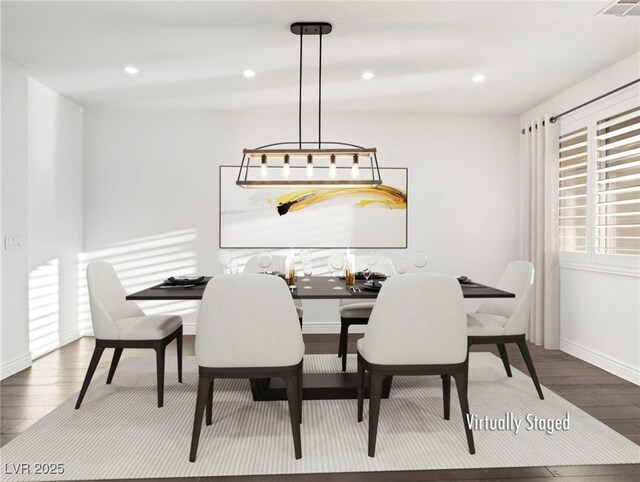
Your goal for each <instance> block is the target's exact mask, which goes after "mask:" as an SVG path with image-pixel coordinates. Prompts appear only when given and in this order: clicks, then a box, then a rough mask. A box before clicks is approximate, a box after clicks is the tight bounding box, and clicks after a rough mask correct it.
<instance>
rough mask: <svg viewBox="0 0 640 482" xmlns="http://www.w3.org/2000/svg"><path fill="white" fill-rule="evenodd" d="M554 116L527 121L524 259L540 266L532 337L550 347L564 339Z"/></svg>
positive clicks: (531, 331) (532, 303)
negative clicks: (561, 330) (561, 338)
mask: <svg viewBox="0 0 640 482" xmlns="http://www.w3.org/2000/svg"><path fill="white" fill-rule="evenodd" d="M549 117H550V116H548V115H547V116H544V118H538V119H535V120H534V121H532V122H531V123H530V124H529V125H527V126H525V135H524V136H523V137H524V141H523V142H524V154H525V233H524V234H525V236H524V243H525V245H524V254H525V259H527V260H529V261H531V263H533V266H534V267H535V280H534V284H533V290H532V292H531V319H530V321H529V332H528V334H527V335H528V337H529V340H530V341H532V342H533V343H535V344H536V345H538V346H540V345H543V346H544V347H545V348H547V349H550V350H557V349H558V348H559V345H560V300H559V298H560V267H559V259H558V158H559V153H558V137H559V132H560V131H559V126H558V124H557V123H556V124H552V123H551V122H550V121H549Z"/></svg>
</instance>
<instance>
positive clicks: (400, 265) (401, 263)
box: [396, 255, 407, 274]
mask: <svg viewBox="0 0 640 482" xmlns="http://www.w3.org/2000/svg"><path fill="white" fill-rule="evenodd" d="M396 268H397V269H398V273H400V274H405V273H406V272H407V257H406V256H404V255H403V256H400V257H399V258H398V262H397V263H396Z"/></svg>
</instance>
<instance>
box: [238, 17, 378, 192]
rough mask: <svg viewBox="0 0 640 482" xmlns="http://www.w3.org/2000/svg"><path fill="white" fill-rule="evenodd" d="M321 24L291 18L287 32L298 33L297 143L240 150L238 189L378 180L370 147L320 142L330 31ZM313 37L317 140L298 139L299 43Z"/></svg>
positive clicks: (359, 183) (348, 184) (357, 183)
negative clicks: (324, 56)
mask: <svg viewBox="0 0 640 482" xmlns="http://www.w3.org/2000/svg"><path fill="white" fill-rule="evenodd" d="M331 30H332V27H331V24H330V23H327V22H296V23H293V24H291V33H293V34H294V35H298V36H299V37H300V80H299V94H298V142H277V143H274V144H268V145H265V146H261V147H257V148H255V149H244V150H243V152H242V163H241V164H240V172H239V173H238V179H237V180H236V184H237V185H238V186H240V187H243V188H325V187H326V188H331V187H335V188H362V187H375V186H378V185H380V184H382V178H381V177H380V168H379V166H378V157H377V155H376V148H375V147H372V148H365V147H362V146H357V145H355V144H349V143H346V142H323V141H322V38H323V37H324V36H325V35H328V34H329V33H331ZM308 35H316V36H318V37H319V48H320V52H319V62H318V64H319V67H318V140H317V141H314V142H303V141H302V42H303V37H305V36H308Z"/></svg>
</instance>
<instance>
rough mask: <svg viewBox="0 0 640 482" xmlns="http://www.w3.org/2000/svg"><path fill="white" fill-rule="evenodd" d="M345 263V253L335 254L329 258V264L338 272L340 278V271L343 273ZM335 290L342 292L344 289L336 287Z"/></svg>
mask: <svg viewBox="0 0 640 482" xmlns="http://www.w3.org/2000/svg"><path fill="white" fill-rule="evenodd" d="M345 262H346V260H345V256H344V253H342V252H337V253H333V254H332V255H331V258H329V263H330V264H331V267H332V268H333V269H334V270H335V271H337V272H338V276H339V275H340V271H342V269H343V268H344V264H345ZM333 289H334V290H341V289H342V287H341V286H334V287H333Z"/></svg>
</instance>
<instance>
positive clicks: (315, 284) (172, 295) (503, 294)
mask: <svg viewBox="0 0 640 482" xmlns="http://www.w3.org/2000/svg"><path fill="white" fill-rule="evenodd" d="M398 276H402V275H398ZM206 279H207V281H208V280H209V279H211V278H210V277H208V278H206ZM328 280H329V277H328V276H311V277H310V281H308V282H307V281H302V278H298V280H297V281H296V288H295V289H293V290H292V292H291V295H292V296H293V298H296V299H301V300H328V299H359V298H364V299H367V298H369V299H370V298H376V297H377V296H378V293H377V292H376V291H368V290H366V289H364V281H356V284H355V290H354V289H352V288H351V287H347V286H346V284H345V281H344V280H341V279H335V281H328ZM162 286H163V283H159V284H157V285H154V286H151V287H150V288H146V289H144V290H142V291H138V292H137V293H132V294H130V295H129V296H127V299H128V300H132V301H142V300H156V301H164V300H201V299H202V294H203V293H204V288H205V286H206V284H202V285H198V286H194V287H193V288H179V287H162ZM305 286H311V289H306V288H305ZM335 286H339V287H340V288H341V289H339V290H334V289H333V288H334V287H335ZM460 286H461V287H462V294H463V296H464V297H465V298H515V295H514V294H513V293H509V292H507V291H502V290H499V289H497V288H492V287H491V286H486V285H482V284H479V283H475V282H474V284H472V285H466V284H462V285H460Z"/></svg>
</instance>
